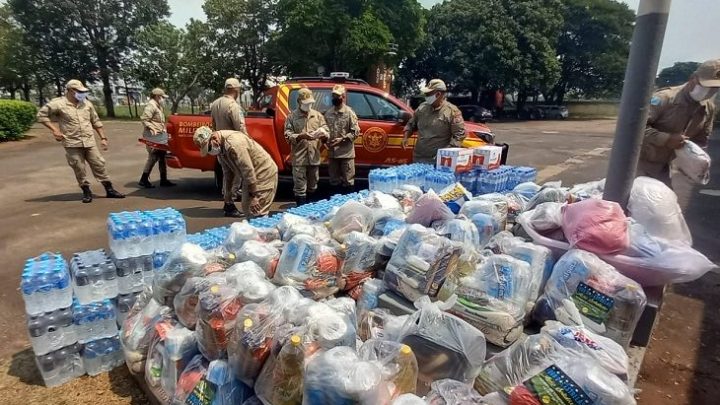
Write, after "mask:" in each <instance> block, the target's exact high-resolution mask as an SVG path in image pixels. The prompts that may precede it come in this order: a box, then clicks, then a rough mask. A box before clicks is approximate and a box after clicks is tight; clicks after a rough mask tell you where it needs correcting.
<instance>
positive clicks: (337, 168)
mask: <svg viewBox="0 0 720 405" xmlns="http://www.w3.org/2000/svg"><path fill="white" fill-rule="evenodd" d="M328 170H329V172H330V185H331V186H343V187H352V186H354V185H355V159H328Z"/></svg>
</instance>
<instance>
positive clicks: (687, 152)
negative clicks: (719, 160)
mask: <svg viewBox="0 0 720 405" xmlns="http://www.w3.org/2000/svg"><path fill="white" fill-rule="evenodd" d="M673 163H674V165H675V167H677V169H678V170H680V172H681V173H682V174H684V175H685V176H687V177H688V178H689V179H690V180H691V181H692V182H693V183H695V184H703V185H704V184H708V183H709V182H710V164H711V160H710V155H708V154H707V152H705V150H704V149H703V148H701V147H699V146H698V145H697V144H696V143H695V142H692V141H685V144H684V145H683V147H682V148H680V149H678V150H676V151H675V160H674V161H673Z"/></svg>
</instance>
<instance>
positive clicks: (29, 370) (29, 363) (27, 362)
mask: <svg viewBox="0 0 720 405" xmlns="http://www.w3.org/2000/svg"><path fill="white" fill-rule="evenodd" d="M8 374H9V375H11V376H13V377H17V378H18V380H20V382H21V383H23V384H27V385H37V386H44V385H45V384H44V383H43V379H42V376H41V375H40V370H38V368H37V365H36V364H35V354H34V353H33V351H32V349H26V350H23V351H21V352H17V353H15V354H13V355H12V359H11V360H10V367H9V369H8Z"/></svg>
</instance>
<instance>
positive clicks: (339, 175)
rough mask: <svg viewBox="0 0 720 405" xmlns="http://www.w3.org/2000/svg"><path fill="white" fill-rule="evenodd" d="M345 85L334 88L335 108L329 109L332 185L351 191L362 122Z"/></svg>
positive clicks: (326, 113) (327, 113)
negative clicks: (356, 146)
mask: <svg viewBox="0 0 720 405" xmlns="http://www.w3.org/2000/svg"><path fill="white" fill-rule="evenodd" d="M345 99H346V92H345V86H343V85H341V84H338V85H335V87H333V90H332V103H333V108H330V109H329V110H327V111H326V112H325V121H326V122H327V125H328V128H329V130H330V137H329V139H328V141H327V148H328V169H329V172H330V185H331V186H332V187H334V188H337V187H341V188H342V192H343V193H345V194H347V193H350V192H352V191H353V188H354V186H355V139H356V138H357V137H358V135H360V125H358V118H357V115H355V112H354V111H353V110H352V108H350V107H349V106H348V105H347V104H346V100H345Z"/></svg>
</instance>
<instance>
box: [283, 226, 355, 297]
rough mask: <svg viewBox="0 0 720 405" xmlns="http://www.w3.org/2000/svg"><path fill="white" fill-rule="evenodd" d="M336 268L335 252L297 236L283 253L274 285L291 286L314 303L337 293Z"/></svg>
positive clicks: (338, 268)
mask: <svg viewBox="0 0 720 405" xmlns="http://www.w3.org/2000/svg"><path fill="white" fill-rule="evenodd" d="M339 265H340V264H339V263H338V259H337V252H336V251H335V249H333V248H331V247H329V246H327V245H325V244H323V243H322V242H319V241H318V240H317V239H315V238H313V237H311V236H308V235H298V236H296V237H294V238H293V239H292V240H290V241H289V242H288V243H287V245H286V246H285V248H284V249H283V252H282V254H281V255H280V260H279V262H278V269H277V271H276V272H275V276H274V277H273V281H274V282H275V283H277V284H280V285H286V286H294V287H296V288H298V289H300V290H301V291H302V292H303V294H304V295H306V296H309V297H312V298H315V299H320V298H325V297H329V296H331V295H333V294H335V293H336V292H338V291H339V289H340V288H339V283H340V281H341V279H342V273H341V272H340V267H339Z"/></svg>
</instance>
